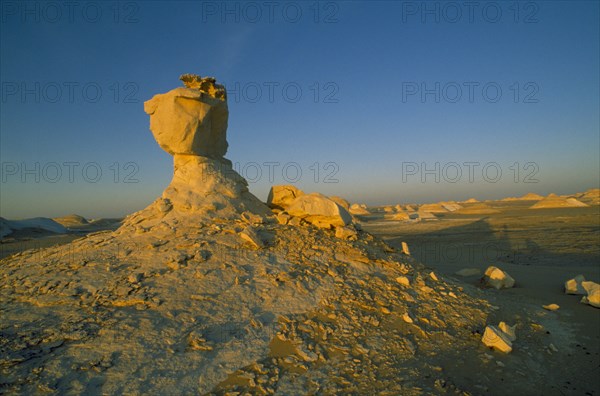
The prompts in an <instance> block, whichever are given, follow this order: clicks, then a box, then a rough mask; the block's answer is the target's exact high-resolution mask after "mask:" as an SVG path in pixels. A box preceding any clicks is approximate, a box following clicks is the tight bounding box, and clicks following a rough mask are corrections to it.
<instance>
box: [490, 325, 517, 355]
mask: <svg viewBox="0 0 600 396" xmlns="http://www.w3.org/2000/svg"><path fill="white" fill-rule="evenodd" d="M503 323H504V322H501V324H503ZM504 326H505V329H507V330H513V333H512V334H510V333H505V332H504V331H502V329H500V328H498V327H496V326H491V325H490V326H487V327H486V328H485V331H484V333H483V337H482V338H481V342H483V343H484V345H485V346H487V347H489V348H493V349H494V350H496V351H499V352H503V353H510V352H511V351H512V349H513V348H512V341H514V340H516V337H515V336H514V329H513V328H512V327H506V324H504Z"/></svg>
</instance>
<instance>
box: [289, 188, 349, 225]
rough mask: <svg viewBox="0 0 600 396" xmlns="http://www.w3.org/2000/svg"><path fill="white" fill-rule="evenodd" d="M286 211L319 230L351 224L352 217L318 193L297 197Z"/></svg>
mask: <svg viewBox="0 0 600 396" xmlns="http://www.w3.org/2000/svg"><path fill="white" fill-rule="evenodd" d="M286 211H287V212H288V213H289V214H290V215H291V216H294V217H298V218H301V219H303V220H306V221H308V222H309V223H311V224H313V225H315V226H317V227H320V228H332V227H343V226H346V225H348V224H351V223H352V216H351V215H350V213H348V211H347V210H346V209H344V208H343V207H341V206H340V205H338V204H337V203H335V202H334V201H332V200H331V199H329V198H327V197H326V196H325V195H323V194H319V193H311V194H305V195H301V196H299V197H298V198H296V199H294V201H292V203H291V204H290V205H289V206H288V207H287V208H286Z"/></svg>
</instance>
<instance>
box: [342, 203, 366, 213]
mask: <svg viewBox="0 0 600 396" xmlns="http://www.w3.org/2000/svg"><path fill="white" fill-rule="evenodd" d="M348 211H349V212H350V213H352V214H353V215H370V214H371V212H369V211H368V210H367V205H365V204H356V203H355V204H352V205H350V209H349V210H348Z"/></svg>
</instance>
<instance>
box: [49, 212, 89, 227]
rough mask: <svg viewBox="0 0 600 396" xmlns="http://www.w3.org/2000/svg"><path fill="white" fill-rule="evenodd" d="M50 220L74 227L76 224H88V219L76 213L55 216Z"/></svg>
mask: <svg viewBox="0 0 600 396" xmlns="http://www.w3.org/2000/svg"><path fill="white" fill-rule="evenodd" d="M52 220H54V221H56V222H57V223H59V224H61V225H63V226H65V227H76V226H83V225H87V224H89V221H88V220H87V219H86V218H85V217H83V216H79V215H76V214H70V215H67V216H62V217H55V218H53V219H52Z"/></svg>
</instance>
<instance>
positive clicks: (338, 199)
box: [329, 195, 350, 210]
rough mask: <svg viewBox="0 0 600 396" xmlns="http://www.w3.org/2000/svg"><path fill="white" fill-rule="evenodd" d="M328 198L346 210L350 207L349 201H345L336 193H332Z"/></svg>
mask: <svg viewBox="0 0 600 396" xmlns="http://www.w3.org/2000/svg"><path fill="white" fill-rule="evenodd" d="M329 199H331V200H332V201H333V202H335V203H336V204H338V205H340V206H341V207H342V208H344V209H346V210H349V209H350V202H348V201H346V200H345V199H344V198H342V197H338V196H336V195H333V196H331V197H329Z"/></svg>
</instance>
